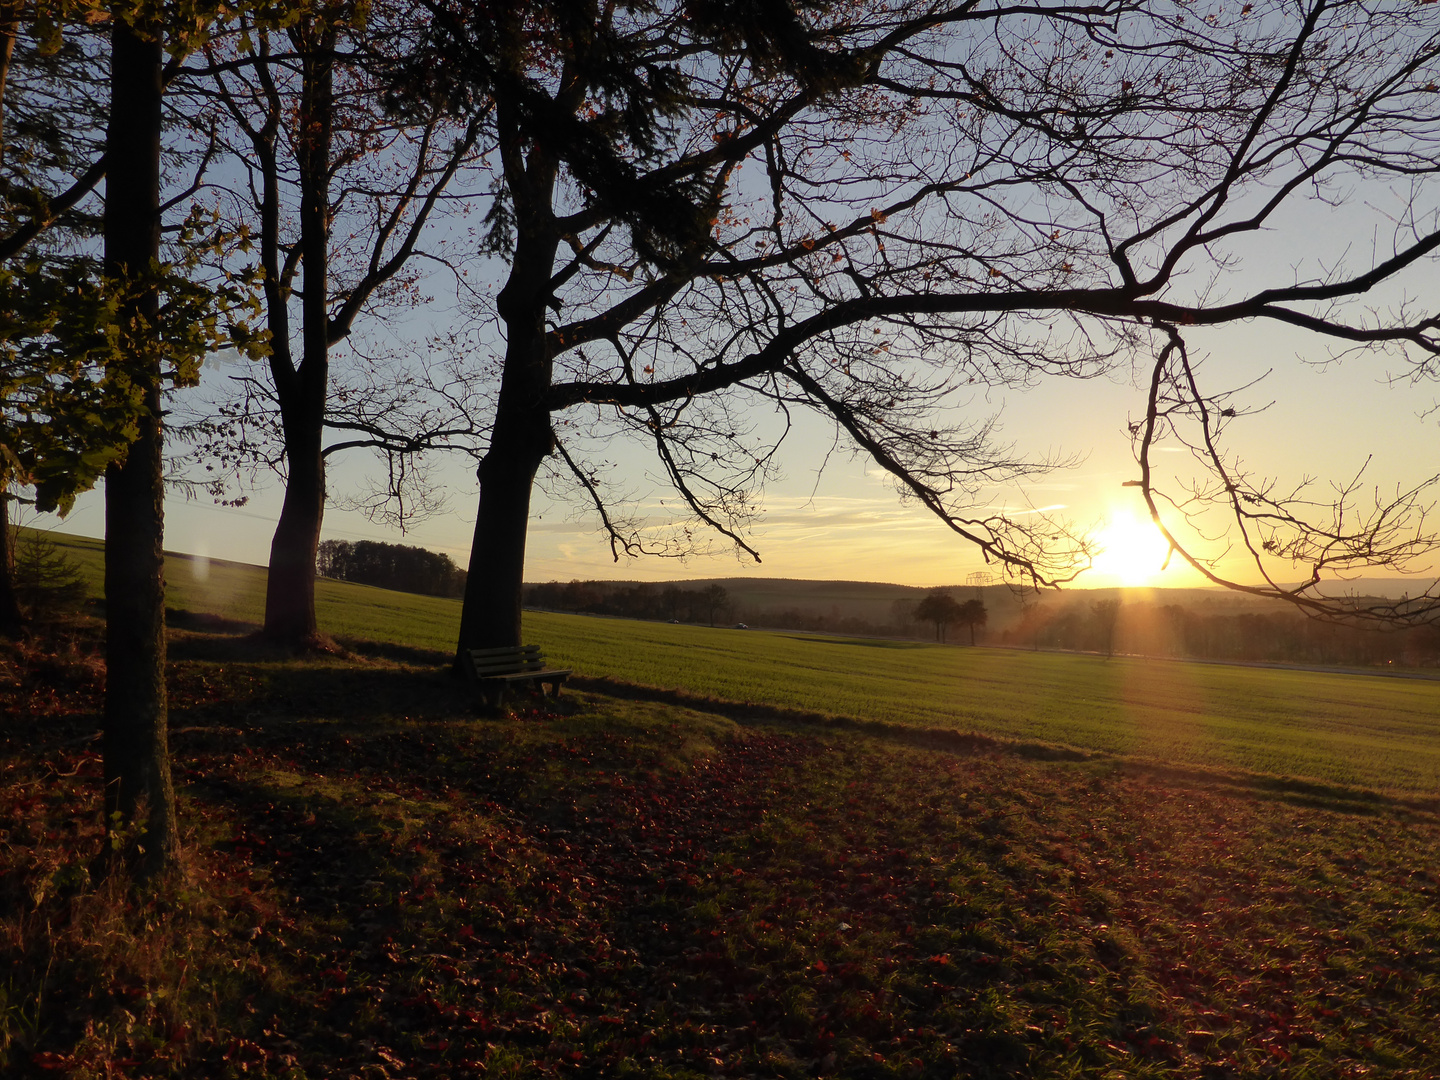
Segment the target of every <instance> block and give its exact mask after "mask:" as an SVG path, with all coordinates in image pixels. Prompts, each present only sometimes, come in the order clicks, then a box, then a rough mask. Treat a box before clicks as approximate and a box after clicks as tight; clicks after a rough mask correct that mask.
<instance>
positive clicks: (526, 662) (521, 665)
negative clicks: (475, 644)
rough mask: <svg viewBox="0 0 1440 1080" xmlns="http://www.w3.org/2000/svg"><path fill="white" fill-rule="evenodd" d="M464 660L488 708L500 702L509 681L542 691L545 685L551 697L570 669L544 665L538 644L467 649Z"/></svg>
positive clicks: (543, 658)
mask: <svg viewBox="0 0 1440 1080" xmlns="http://www.w3.org/2000/svg"><path fill="white" fill-rule="evenodd" d="M465 660H466V665H465V666H466V668H467V669H468V672H469V675H470V677H471V679H472V680H473V681H474V683H475V685H476V688H477V689H478V690H479V692H480V696H481V698H482V700H483V701H484V702H485V704H486V705H487V706H488V707H494V706H497V705H499V704H500V701H501V698H502V696H503V695H504V693H505V688H506V687H508V686H509V685H510V684H511V683H529V684H530V685H531V686H532V687H533V688H534V689H537V690H540V692H541V693H542V694H543V693H544V689H543V688H544V687H545V686H546V685H548V686H549V687H550V689H551V694H552V696H558V695H559V693H560V686H561V684H562V683H564V681H565V679H566V678H567V677H568V676H569V675H570V672H571V669H570V668H547V667H546V666H545V657H544V655H543V654H542V653H541V652H540V646H538V645H519V646H506V647H501V648H496V649H467V650H465Z"/></svg>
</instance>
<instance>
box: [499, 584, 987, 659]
mask: <svg viewBox="0 0 1440 1080" xmlns="http://www.w3.org/2000/svg"><path fill="white" fill-rule="evenodd" d="M524 598H525V605H526V606H527V607H537V608H547V609H549V610H551V611H574V612H581V613H585V614H590V615H616V616H620V617H623V618H629V619H654V620H658V621H660V622H669V621H672V620H673V621H676V622H686V623H708V624H710V625H712V626H713V625H716V624H718V623H725V622H730V621H731V620H735V619H739V620H744V621H747V622H752V623H755V624H757V625H762V626H768V627H774V628H777V629H785V630H808V631H812V632H818V633H836V634H858V635H866V636H873V637H914V636H916V635H917V634H918V633H927V632H929V631H930V630H931V629H932V628H933V631H934V634H935V637H936V639H937V640H941V641H943V640H944V638H945V631H946V628H947V627H950V626H964V627H968V628H969V631H970V643H971V644H972V645H973V644H974V643H975V638H976V628H977V627H983V626H984V625H985V624H986V621H987V618H988V615H987V612H986V610H985V605H984V604H983V603H982V602H981V601H980V600H966V601H963V602H960V601H956V600H954V599H953V598H952V597H951V596H950V595H949V593H948V592H947V591H946V590H943V589H937V590H934V591H933V592H931V593H930V594H928V595H927V596H925V597H924V598H923V599H920V600H909V599H899V600H896V601H895V602H894V603H893V604H892V605H891V613H890V620H889V621H888V622H885V621H878V620H874V619H867V618H864V617H863V616H860V615H856V614H850V613H846V612H842V611H841V609H840V607H839V605H837V604H832V605H831V606H830V609H829V610H828V611H824V610H820V609H818V608H812V607H802V606H799V605H790V606H787V607H783V608H782V607H756V608H753V609H752V608H748V607H742V606H740V605H738V604H736V603H735V602H734V601H733V600H732V599H731V598H730V596H729V594H728V593H727V592H726V590H725V587H724V586H723V585H707V586H705V587H703V588H698V589H686V588H683V587H681V586H679V585H675V584H673V583H671V584H653V585H652V584H647V583H637V582H618V581H568V582H562V581H551V582H546V583H544V584H533V585H526V586H525V592H524Z"/></svg>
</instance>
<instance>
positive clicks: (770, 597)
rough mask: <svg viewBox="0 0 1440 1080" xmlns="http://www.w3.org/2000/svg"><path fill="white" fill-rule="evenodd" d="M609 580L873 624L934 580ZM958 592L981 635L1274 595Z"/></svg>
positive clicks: (741, 608) (1216, 607) (761, 620)
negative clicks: (1030, 614) (1097, 615)
mask: <svg viewBox="0 0 1440 1080" xmlns="http://www.w3.org/2000/svg"><path fill="white" fill-rule="evenodd" d="M606 584H607V585H608V586H611V587H614V588H618V589H626V588H636V587H644V588H646V589H651V590H655V591H657V592H659V591H662V590H664V589H667V588H679V589H685V590H695V589H704V588H707V587H708V586H711V585H719V586H721V587H722V588H724V589H725V591H726V592H727V593H728V594H729V598H730V605H731V618H733V619H735V620H738V621H741V622H745V623H749V624H750V625H752V626H786V625H792V626H793V625H795V619H794V618H793V616H794V615H795V614H796V613H798V614H801V615H818V616H824V617H825V618H827V619H828V620H831V621H833V622H836V623H838V622H839V621H840V620H846V619H858V620H863V621H864V622H866V623H870V624H873V625H875V626H884V625H886V624H890V623H893V622H894V621H895V620H894V614H895V605H896V603H897V601H898V602H907V603H911V604H913V603H915V602H916V601H918V600H920V598H921V597H923V596H924V595H925V594H926V593H928V592H931V591H932V590H933V589H934V588H935V586H927V587H923V588H922V587H920V586H916V585H895V584H889V583H886V582H878V581H812V580H809V579H805V578H754V577H718V578H699V579H691V580H679V581H650V582H640V581H608V582H606ZM944 588H948V589H949V591H950V594H951V595H952V596H954V597H955V598H956V599H959V600H968V599H971V598H972V597H973V598H977V599H979V600H981V601H983V602H984V604H985V609H986V611H987V612H988V613H989V617H990V621H989V625H988V627H987V635H986V636H987V637H988V636H991V635H994V634H997V633H999V632H1001V631H1003V630H1005V629H1006V628H1007V627H1009V626H1010V625H1011V624H1012V623H1014V622H1016V621H1018V620H1019V619H1020V617H1021V615H1022V613H1023V612H1024V610H1025V609H1026V608H1027V607H1033V606H1036V605H1043V606H1045V607H1048V608H1056V609H1063V608H1067V607H1070V606H1072V605H1079V606H1082V607H1084V608H1086V609H1088V608H1089V606H1090V605H1091V604H1092V603H1094V602H1095V601H1098V600H1104V599H1110V598H1118V599H1120V600H1122V601H1123V602H1127V603H1146V604H1181V605H1184V606H1185V607H1188V608H1193V609H1195V610H1197V611H1200V612H1204V613H1212V614H1215V613H1221V612H1225V613H1238V612H1241V611H1273V610H1276V607H1277V603H1278V602H1277V601H1273V600H1257V599H1255V598H1254V597H1250V596H1246V595H1244V594H1242V593H1234V592H1229V591H1227V590H1225V589H1219V588H1203V589H1190V588H1187V589H1169V588H1137V589H1067V590H1064V591H1046V592H1041V593H1034V592H1030V593H1022V592H1019V591H1017V590H1014V589H1011V588H1010V587H1009V586H1007V585H983V586H978V587H977V586H973V585H959V584H956V585H948V586H944Z"/></svg>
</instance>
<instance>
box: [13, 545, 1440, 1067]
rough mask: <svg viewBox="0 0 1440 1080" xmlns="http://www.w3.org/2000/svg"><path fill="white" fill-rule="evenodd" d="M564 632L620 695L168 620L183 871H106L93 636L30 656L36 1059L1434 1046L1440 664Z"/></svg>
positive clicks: (23, 681) (591, 1059)
mask: <svg viewBox="0 0 1440 1080" xmlns="http://www.w3.org/2000/svg"><path fill="white" fill-rule="evenodd" d="M94 555H95V551H94V549H91V550H90V552H89V554H88V555H85V557H86V558H88V559H90V560H91V572H93V570H94V568H95V567H96V566H98V562H96V561H95V560H94V558H93V557H94ZM191 571H192V567H191V565H190V564H188V563H187V562H185V561H184V560H178V559H177V560H175V561H173V562H172V564H171V568H170V575H171V582H172V589H171V597H172V604H173V605H175V606H177V607H186V608H192V609H201V610H204V609H209V610H212V611H214V612H215V613H217V614H222V615H225V616H227V617H230V618H238V619H242V620H243V619H247V618H249V619H253V618H254V617H256V616H258V611H259V608H258V603H259V580H260V579H259V577H258V575H257V574H256V573H255V571H254V570H253V569H246V568H237V567H233V566H227V565H224V564H211V565H210V566H209V567H208V568H207V572H206V576H204V577H203V578H202V577H200V576H198V575H196V574H194V573H192V572H191ZM187 575H188V577H187ZM326 589H327V592H326V601H325V602H326V603H327V604H328V605H332V606H331V607H329V608H327V610H328V611H329V613H330V614H329V615H328V616H327V615H324V614H322V618H331V619H332V620H333V621H331V622H330V624H329V625H328V626H327V629H329V630H330V631H331V632H332V633H338V634H340V635H341V636H347V635H354V636H356V637H368V638H372V639H388V640H391V641H399V642H402V643H405V644H409V645H412V646H414V645H420V646H430V647H433V648H436V649H437V650H445V649H448V647H449V644H450V642H449V635H450V634H451V633H453V626H454V618H455V614H456V612H455V608H454V605H451V604H446V603H444V602H436V601H426V600H424V599H422V598H418V597H407V596H403V595H398V594H392V593H386V592H382V591H381V590H372V589H360V588H355V587H349V586H341V585H336V584H334V583H328V584H327V585H326ZM527 632H528V633H529V635H530V636H532V637H533V638H534V639H535V640H537V641H540V642H541V643H542V644H543V645H545V646H546V648H547V649H549V650H550V651H551V653H552V654H553V655H554V657H555V658H556V659H559V660H562V661H564V662H567V663H573V664H575V665H576V666H577V667H578V668H580V669H581V670H582V671H584V672H585V673H586V674H587V675H588V676H590V679H591V681H590V682H588V683H585V685H584V687H583V688H581V689H578V690H575V691H573V692H572V691H567V693H566V695H565V697H564V698H563V699H562V701H561V702H560V703H558V704H557V703H553V702H542V703H521V704H520V705H518V706H517V707H516V708H515V709H512V710H510V711H508V712H505V713H503V714H500V715H495V716H485V717H479V716H477V715H476V711H475V707H474V703H473V701H472V700H471V698H470V695H469V693H468V691H467V689H466V688H465V687H464V686H463V685H461V684H459V683H457V682H455V681H454V680H452V679H450V678H449V677H448V676H447V675H446V674H445V673H444V672H443V671H442V670H440V666H439V661H441V660H442V659H443V656H444V652H443V651H437V652H436V653H434V654H433V656H432V657H431V661H433V662H430V661H427V662H423V663H422V662H417V661H416V660H412V662H401V661H398V660H396V659H394V658H393V656H387V655H386V654H385V650H383V649H380V650H375V649H364V650H362V649H358V648H357V649H356V650H355V652H354V653H352V655H349V656H345V657H334V656H317V657H311V658H292V657H282V656H279V655H277V654H276V653H275V652H274V650H272V649H269V648H267V647H265V646H264V645H262V644H259V643H257V642H255V641H252V640H250V639H248V638H247V637H246V636H245V635H243V634H239V633H208V632H199V631H192V630H185V629H178V630H176V631H175V632H174V633H173V635H172V639H171V647H170V665H169V671H168V688H169V698H170V721H171V724H170V729H171V734H170V740H171V743H170V745H171V754H172V760H173V769H174V773H175V778H176V787H177V792H178V796H179V807H180V819H181V830H182V843H183V851H184V855H183V865H182V868H181V871H180V872H179V873H177V874H175V875H173V876H171V877H168V878H166V879H164V880H163V881H161V882H159V883H157V884H155V885H153V886H151V887H148V888H146V889H143V890H135V889H129V888H127V887H126V883H125V882H124V881H123V880H117V879H114V878H112V879H97V878H96V877H93V876H92V874H91V870H90V867H91V865H92V863H91V860H92V859H93V858H94V856H95V855H96V854H97V853H98V852H99V851H100V850H101V849H102V847H103V845H104V844H105V843H106V836H105V833H104V828H103V824H104V822H103V813H102V805H101V797H100V796H101V780H102V762H101V746H100V743H99V741H98V738H97V725H98V722H99V716H100V712H101V708H102V704H103V688H104V665H103V661H102V659H101V657H100V640H101V627H100V626H99V624H98V623H97V622H95V621H93V620H90V621H85V620H81V621H79V622H77V623H74V624H65V625H62V626H60V627H58V628H56V629H55V630H54V631H53V632H51V633H49V634H48V636H47V635H41V636H39V637H37V638H34V639H31V640H28V641H22V642H17V643H5V642H0V717H3V723H0V1074H3V1075H4V1076H5V1077H6V1078H7V1080H8V1078H9V1077H11V1076H14V1077H16V1078H17V1080H39V1078H41V1077H66V1078H74V1080H98V1078H101V1077H105V1078H107V1080H109V1078H126V1080H129V1078H135V1080H140V1078H144V1080H152V1078H153V1080H162V1078H185V1080H192V1078H193V1080H210V1078H216V1077H218V1078H222V1080H242V1078H244V1080H353V1078H356V1077H360V1078H363V1080H439V1078H445V1080H449V1078H455V1080H494V1078H497V1077H499V1078H507V1080H559V1078H571V1077H574V1078H588V1077H604V1078H607V1080H608V1078H610V1077H619V1078H631V1080H707V1078H714V1077H723V1078H733V1080H753V1078H766V1080H769V1078H777V1080H778V1078H787V1080H788V1078H811V1077H813V1078H830V1077H834V1078H845V1080H851V1078H854V1080H951V1078H953V1077H957V1076H975V1077H986V1078H989V1077H997V1078H998V1077H1009V1078H1025V1080H1030V1078H1035V1080H1040V1078H1044V1080H1051V1078H1053V1080H1088V1078H1091V1077H1097V1078H1108V1080H1119V1078H1121V1077H1125V1078H1130V1080H1142V1078H1146V1080H1220V1078H1242V1077H1244V1078H1249V1077H1265V1078H1277V1080H1280V1078H1283V1080H1291V1078H1296V1080H1300V1078H1306V1080H1309V1078H1315V1080H1349V1078H1358V1077H1368V1078H1377V1077H1385V1078H1391V1077H1396V1078H1400V1077H1404V1078H1414V1080H1425V1078H1429V1077H1433V1076H1435V1075H1437V1074H1440V1028H1437V1025H1436V1023H1435V1017H1436V1016H1437V1015H1440V873H1437V870H1436V868H1437V867H1440V806H1437V802H1436V799H1435V790H1434V787H1433V781H1432V782H1431V783H1432V786H1431V787H1429V788H1426V787H1425V784H1426V782H1427V781H1425V779H1424V777H1425V776H1433V769H1434V764H1433V758H1431V757H1427V754H1429V753H1430V749H1429V744H1430V743H1433V742H1434V741H1435V738H1434V736H1435V730H1434V723H1435V722H1434V717H1435V716H1436V714H1437V711H1440V710H1437V709H1436V708H1435V704H1434V702H1435V698H1434V696H1433V693H1434V689H1435V684H1432V683H1425V682H1412V681H1406V680H1398V679H1389V680H1387V679H1382V678H1376V677H1353V676H1336V675H1319V674H1311V673H1299V672H1281V671H1271V670H1263V669H1245V668H1227V667H1220V666H1213V665H1192V664H1181V663H1155V664H1143V663H1139V662H1135V661H1111V662H1108V663H1107V662H1106V661H1104V660H1101V659H1099V658H1094V657H1083V656H1064V655H1051V654H1031V653H1021V652H1006V651H1002V650H988V649H974V650H972V649H961V648H952V649H945V648H939V647H933V646H921V645H914V646H904V645H897V644H896V643H884V644H876V643H872V642H863V641H852V640H826V639H817V638H806V637H804V636H802V635H784V634H764V633H753V632H744V631H734V630H710V629H708V628H699V627H682V626H669V625H654V624H644V623H627V622H619V621H614V620H598V619H585V618H579V617H565V616H540V615H535V616H531V617H530V618H529V622H528V631H527ZM397 655H409V656H411V657H412V658H419V659H424V656H425V654H417V653H414V652H410V653H405V654H397ZM607 680H608V681H607ZM645 685H650V686H660V687H681V688H684V689H685V690H686V693H685V694H683V695H675V694H669V697H670V699H671V700H664V698H665V697H666V694H665V693H650V692H647V691H644V690H642V689H639V687H643V686H645ZM1427 694H1429V695H1431V696H1426V695H1427ZM746 702H748V703H751V704H749V705H746V704H744V703H746ZM817 714H824V715H817ZM828 715H846V716H850V717H852V718H854V719H855V720H856V721H859V722H852V723H845V724H837V723H834V722H830V721H827V720H825V719H824V716H828ZM961 729H974V730H985V731H992V732H995V733H997V734H999V735H1003V736H1005V738H1004V739H992V740H984V739H972V740H968V741H967V740H960V739H953V738H952V739H942V738H938V737H936V736H935V735H934V734H933V732H935V731H937V730H940V731H954V730H961ZM927 731H928V732H931V733H932V734H926V732H927ZM1307 731H1309V732H1313V733H1314V737H1313V738H1308V737H1307V735H1306V732H1307ZM917 732H918V733H919V734H918V735H917V734H916V733H917ZM1036 740H1041V741H1047V742H1048V741H1059V742H1064V743H1068V744H1072V745H1075V746H1081V747H1086V748H1088V749H1090V750H1092V751H1095V753H1092V754H1089V755H1079V754H1070V755H1054V754H1051V755H1046V754H1043V753H1035V752H1034V747H1033V743H1034V742H1035V741H1036ZM1100 751H1104V753H1100ZM1122 755H1123V756H1122ZM1252 769H1253V770H1256V771H1246V770H1252ZM1347 770H1348V771H1347ZM1267 773H1294V774H1296V775H1299V776H1304V777H1310V778H1312V779H1322V778H1327V777H1328V778H1332V779H1333V780H1335V781H1338V780H1342V779H1344V778H1346V777H1354V778H1358V780H1357V782H1361V783H1363V784H1365V785H1367V786H1369V787H1374V788H1389V789H1395V790H1392V791H1390V792H1388V793H1374V794H1367V793H1365V792H1360V791H1356V790H1354V789H1347V788H1343V787H1341V786H1338V783H1331V784H1328V785H1327V784H1319V783H1277V782H1275V781H1274V780H1273V779H1272V777H1271V776H1269V775H1266V774H1267Z"/></svg>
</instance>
